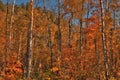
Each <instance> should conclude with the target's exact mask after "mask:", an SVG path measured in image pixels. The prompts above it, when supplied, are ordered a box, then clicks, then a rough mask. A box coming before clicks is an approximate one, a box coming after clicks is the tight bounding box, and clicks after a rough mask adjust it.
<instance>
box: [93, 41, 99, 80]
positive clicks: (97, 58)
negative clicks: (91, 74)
mask: <svg viewBox="0 0 120 80" xmlns="http://www.w3.org/2000/svg"><path fill="white" fill-rule="evenodd" d="M94 45H95V54H96V73H97V75H96V80H100V67H99V59H100V56H99V53H98V47H97V40H96V39H94Z"/></svg>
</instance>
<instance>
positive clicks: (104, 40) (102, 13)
mask: <svg viewBox="0 0 120 80" xmlns="http://www.w3.org/2000/svg"><path fill="white" fill-rule="evenodd" d="M100 9H101V23H102V29H101V31H102V45H103V46H102V47H103V55H104V69H105V78H106V80H108V68H107V67H108V61H107V60H108V58H107V46H106V35H105V22H104V18H105V13H104V5H103V0H100Z"/></svg>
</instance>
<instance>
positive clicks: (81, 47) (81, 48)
mask: <svg viewBox="0 0 120 80" xmlns="http://www.w3.org/2000/svg"><path fill="white" fill-rule="evenodd" d="M83 3H84V0H82V4H81V12H83ZM82 16H83V14H82V13H81V15H80V19H79V23H80V54H82V52H83V51H82V50H83V45H82V43H83V32H82V31H83V30H82V28H83V23H82Z"/></svg>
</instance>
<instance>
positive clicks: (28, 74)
mask: <svg viewBox="0 0 120 80" xmlns="http://www.w3.org/2000/svg"><path fill="white" fill-rule="evenodd" d="M30 8H31V13H30V14H31V18H30V26H28V37H27V53H26V63H27V64H26V78H28V79H30V77H31V71H32V69H31V68H32V56H33V51H32V45H33V44H32V42H33V40H32V38H33V35H32V29H33V9H34V0H30Z"/></svg>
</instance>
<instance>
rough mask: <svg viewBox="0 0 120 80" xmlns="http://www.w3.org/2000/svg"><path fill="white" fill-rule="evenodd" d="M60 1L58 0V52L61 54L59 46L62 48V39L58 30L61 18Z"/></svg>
mask: <svg viewBox="0 0 120 80" xmlns="http://www.w3.org/2000/svg"><path fill="white" fill-rule="evenodd" d="M60 10H61V9H60V0H58V50H59V51H60V52H61V51H62V49H61V46H62V39H61V36H62V35H61V29H60V24H61V23H60V16H61V11H60Z"/></svg>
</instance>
